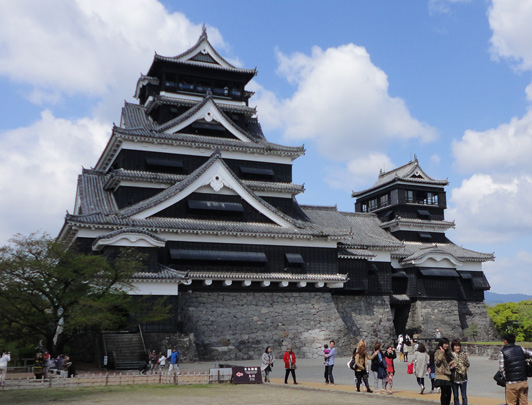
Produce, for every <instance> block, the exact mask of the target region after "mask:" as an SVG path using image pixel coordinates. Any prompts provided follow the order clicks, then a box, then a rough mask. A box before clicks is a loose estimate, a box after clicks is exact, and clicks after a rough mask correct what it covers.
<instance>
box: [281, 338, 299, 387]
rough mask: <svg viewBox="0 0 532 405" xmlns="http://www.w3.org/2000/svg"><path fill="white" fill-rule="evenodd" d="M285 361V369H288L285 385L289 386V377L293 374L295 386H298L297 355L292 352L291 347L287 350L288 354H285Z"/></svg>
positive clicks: (285, 375)
mask: <svg viewBox="0 0 532 405" xmlns="http://www.w3.org/2000/svg"><path fill="white" fill-rule="evenodd" d="M283 361H284V368H285V369H286V372H285V374H284V383H285V384H288V375H289V374H290V373H292V378H293V379H294V384H297V382H296V355H295V354H294V352H293V351H292V348H291V347H287V348H286V352H284V356H283Z"/></svg>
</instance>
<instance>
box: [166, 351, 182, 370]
mask: <svg viewBox="0 0 532 405" xmlns="http://www.w3.org/2000/svg"><path fill="white" fill-rule="evenodd" d="M179 358H180V356H179V352H178V351H177V349H172V354H171V355H170V367H169V368H168V375H170V374H172V372H173V373H175V374H177V375H179V374H181V372H180V371H179Z"/></svg>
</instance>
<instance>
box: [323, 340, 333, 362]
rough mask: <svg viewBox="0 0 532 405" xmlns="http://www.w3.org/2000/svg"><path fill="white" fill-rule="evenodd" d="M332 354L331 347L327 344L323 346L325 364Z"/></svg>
mask: <svg viewBox="0 0 532 405" xmlns="http://www.w3.org/2000/svg"><path fill="white" fill-rule="evenodd" d="M330 352H331V349H329V345H328V344H327V343H325V344H324V345H323V354H324V356H325V357H324V358H323V364H327V355H328V354H329V353H330Z"/></svg>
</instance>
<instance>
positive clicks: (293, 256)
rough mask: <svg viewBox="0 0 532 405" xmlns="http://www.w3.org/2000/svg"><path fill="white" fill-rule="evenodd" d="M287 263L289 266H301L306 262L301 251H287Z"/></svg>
mask: <svg viewBox="0 0 532 405" xmlns="http://www.w3.org/2000/svg"><path fill="white" fill-rule="evenodd" d="M285 258H286V264H287V265H288V266H289V267H301V266H302V265H304V264H305V260H303V256H301V254H299V253H285Z"/></svg>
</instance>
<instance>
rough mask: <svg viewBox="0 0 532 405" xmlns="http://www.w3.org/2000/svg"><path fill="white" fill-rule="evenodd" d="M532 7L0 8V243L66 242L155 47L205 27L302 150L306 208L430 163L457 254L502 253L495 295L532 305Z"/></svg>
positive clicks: (245, 4) (84, 2)
mask: <svg viewBox="0 0 532 405" xmlns="http://www.w3.org/2000/svg"><path fill="white" fill-rule="evenodd" d="M531 20H532V2H531V1H528V0H492V1H487V0H486V1H484V0H477V1H474V0H471V1H467V0H426V1H409V2H399V1H395V0H386V1H385V0H382V1H337V0H332V1H327V2H323V1H313V0H307V1H302V0H300V1H295V0H293V1H277V0H264V1H262V0H256V1H243V0H233V1H219V0H218V1H215V0H213V1H203V0H195V1H172V0H164V1H162V0H161V1H156V0H127V1H126V0H116V1H113V2H109V1H106V0H92V1H89V0H75V1H70V0H49V1H47V2H41V1H37V0H33V1H29V0H11V1H10V0H8V1H3V2H1V3H0V91H1V92H2V94H3V102H2V109H0V195H1V198H0V243H1V244H5V243H6V242H7V240H8V239H9V237H10V236H12V235H13V234H15V233H18V232H20V233H23V234H28V233H30V232H33V231H39V230H40V231H46V232H49V233H50V234H52V235H56V234H57V232H58V231H59V229H60V227H61V225H62V223H63V218H64V215H65V212H66V210H72V209H73V206H74V198H75V190H76V179H77V175H78V174H79V173H80V172H81V166H83V167H87V168H88V167H92V166H94V165H95V164H96V161H97V159H98V157H99V154H100V153H101V152H102V150H103V147H104V145H105V143H106V142H107V140H108V138H109V136H110V131H111V127H112V123H113V122H116V123H118V122H119V121H120V112H121V107H122V105H123V103H124V100H127V101H134V99H133V98H132V95H133V92H134V89H135V84H136V80H137V79H138V77H139V74H140V73H141V72H142V73H145V72H146V71H147V69H148V68H149V66H150V64H151V61H152V58H153V52H154V51H157V52H158V53H159V54H162V55H165V56H173V55H177V54H179V53H181V52H183V51H184V50H186V49H187V48H188V47H189V46H191V45H193V44H194V43H195V42H196V40H197V38H198V36H199V35H200V32H201V26H202V25H203V24H205V25H206V26H207V28H208V34H209V39H210V41H211V43H212V44H213V45H214V46H215V47H216V48H217V49H218V51H219V52H220V54H222V55H223V56H224V57H225V58H226V59H228V60H230V61H231V62H233V63H235V64H237V65H239V66H242V67H246V68H254V67H257V69H258V72H259V74H258V75H257V77H256V78H255V79H254V80H253V82H252V83H250V86H249V87H250V89H252V90H253V91H255V92H256V94H255V96H254V97H253V98H252V99H251V102H250V104H251V105H253V106H257V109H258V116H259V120H260V122H261V124H262V126H263V129H264V131H265V133H266V136H267V138H268V139H269V140H270V141H272V142H276V143H281V144H287V145H302V144H304V145H305V147H306V149H307V152H306V155H305V156H303V157H301V158H299V159H297V160H296V161H295V162H294V182H295V183H298V184H301V183H305V187H306V192H305V193H304V195H300V196H298V200H299V201H300V203H303V204H313V205H335V204H336V205H337V206H338V208H339V209H341V210H345V211H352V210H353V203H354V201H353V199H352V198H351V197H350V195H351V191H352V190H362V189H365V188H366V187H368V186H370V185H371V184H373V183H374V182H375V181H376V179H377V175H378V173H379V170H380V169H384V170H390V169H393V168H394V167H397V166H400V165H403V164H405V163H407V162H408V161H409V160H410V159H412V158H413V156H414V154H416V155H417V157H418V159H419V161H420V163H421V165H422V167H423V168H424V169H425V171H426V172H427V173H428V174H429V175H431V176H432V177H434V178H437V179H445V178H448V179H449V181H450V185H449V186H448V187H447V197H448V210H447V212H446V219H448V220H455V221H456V229H454V230H451V231H449V232H448V236H450V237H451V239H452V240H454V241H455V242H456V243H457V244H459V245H463V246H464V247H467V248H470V249H474V250H478V251H481V252H495V255H496V260H495V262H489V263H486V264H485V265H484V269H485V271H486V274H487V276H488V279H489V281H490V283H491V286H492V291H494V292H499V293H513V292H521V293H530V292H531V288H530V286H531V283H530V274H531V271H530V268H531V266H532V248H531V246H532V232H531V230H532V212H531V210H530V208H529V207H531V206H532V159H530V156H531V155H532V112H531V109H530V106H531V102H532V85H531V72H532V45H530V40H529V39H530V38H532V28H531V27H530V24H529V21H531Z"/></svg>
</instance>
